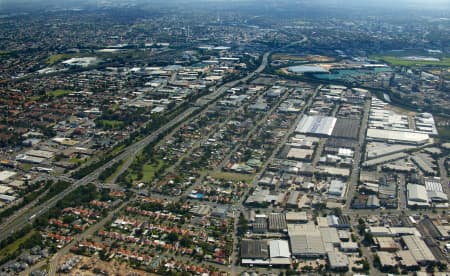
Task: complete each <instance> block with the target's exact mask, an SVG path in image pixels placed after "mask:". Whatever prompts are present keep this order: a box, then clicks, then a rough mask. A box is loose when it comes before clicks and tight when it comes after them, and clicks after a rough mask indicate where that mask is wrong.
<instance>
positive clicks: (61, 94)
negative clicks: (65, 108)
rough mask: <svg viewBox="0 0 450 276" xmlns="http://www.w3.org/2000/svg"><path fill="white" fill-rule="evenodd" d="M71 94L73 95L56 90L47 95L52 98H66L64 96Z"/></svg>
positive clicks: (70, 91) (68, 91)
mask: <svg viewBox="0 0 450 276" xmlns="http://www.w3.org/2000/svg"><path fill="white" fill-rule="evenodd" d="M70 93H73V91H72V90H65V89H56V90H53V91H49V92H47V95H48V96H51V97H61V96H64V95H67V94H70Z"/></svg>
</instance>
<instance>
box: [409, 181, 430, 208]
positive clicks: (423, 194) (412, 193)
mask: <svg viewBox="0 0 450 276" xmlns="http://www.w3.org/2000/svg"><path fill="white" fill-rule="evenodd" d="M408 201H411V202H422V203H427V202H428V195H427V190H426V189H425V186H422V185H417V184H408Z"/></svg>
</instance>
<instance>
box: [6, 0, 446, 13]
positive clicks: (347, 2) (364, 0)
mask: <svg viewBox="0 0 450 276" xmlns="http://www.w3.org/2000/svg"><path fill="white" fill-rule="evenodd" d="M127 2H129V3H134V4H136V3H144V4H147V5H148V4H155V5H157V4H158V3H162V4H163V5H169V6H170V5H175V4H177V3H184V4H185V5H189V4H192V5H195V4H194V3H209V4H210V5H211V4H223V6H226V5H230V6H239V5H247V6H251V5H252V4H255V5H261V4H266V5H271V6H285V7H286V6H290V5H295V6H296V7H300V6H308V7H317V8H323V9H327V8H334V9H341V10H345V9H348V8H358V9H362V10H364V9H367V10H368V11H370V9H371V8H377V9H386V10H389V9H393V10H402V9H416V10H419V11H420V10H421V9H424V10H430V9H436V10H439V9H440V10H450V0H0V13H1V12H2V9H3V11H5V10H7V9H8V8H11V7H15V8H16V9H17V11H20V9H22V8H23V9H26V8H30V7H34V8H37V9H46V8H48V7H53V8H54V7H58V8H73V7H77V6H83V5H84V6H86V4H87V5H93V6H96V7H102V6H110V4H111V3H117V4H122V5H123V4H125V3H127ZM199 7H201V5H199Z"/></svg>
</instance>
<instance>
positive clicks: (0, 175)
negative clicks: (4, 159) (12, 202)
mask: <svg viewBox="0 0 450 276" xmlns="http://www.w3.org/2000/svg"><path fill="white" fill-rule="evenodd" d="M16 174H17V173H16V172H12V171H1V172H0V183H6V182H7V181H8V180H9V179H10V178H11V177H13V176H15V175H16Z"/></svg>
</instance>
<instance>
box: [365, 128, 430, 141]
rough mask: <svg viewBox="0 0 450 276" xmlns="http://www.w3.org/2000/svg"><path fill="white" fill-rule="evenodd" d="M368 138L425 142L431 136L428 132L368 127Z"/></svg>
mask: <svg viewBox="0 0 450 276" xmlns="http://www.w3.org/2000/svg"><path fill="white" fill-rule="evenodd" d="M367 139H368V140H374V141H394V142H398V143H405V144H415V145H417V144H425V143H427V142H428V141H429V139H430V136H429V135H428V134H426V133H418V132H412V131H396V130H387V129H375V128H369V129H367Z"/></svg>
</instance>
